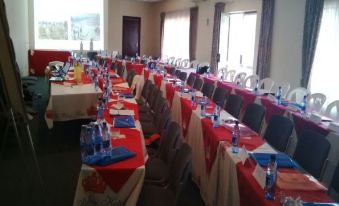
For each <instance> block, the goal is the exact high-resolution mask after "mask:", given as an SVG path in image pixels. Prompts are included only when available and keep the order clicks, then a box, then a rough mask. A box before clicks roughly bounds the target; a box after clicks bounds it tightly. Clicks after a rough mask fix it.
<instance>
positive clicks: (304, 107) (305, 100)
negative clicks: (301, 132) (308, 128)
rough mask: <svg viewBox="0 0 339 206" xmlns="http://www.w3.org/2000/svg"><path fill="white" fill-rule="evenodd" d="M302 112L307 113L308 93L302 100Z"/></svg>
mask: <svg viewBox="0 0 339 206" xmlns="http://www.w3.org/2000/svg"><path fill="white" fill-rule="evenodd" d="M300 107H301V110H300V111H301V114H302V115H306V108H307V95H305V96H304V98H303V101H302V102H301V105H300Z"/></svg>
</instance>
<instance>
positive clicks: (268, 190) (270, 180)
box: [264, 154, 277, 200]
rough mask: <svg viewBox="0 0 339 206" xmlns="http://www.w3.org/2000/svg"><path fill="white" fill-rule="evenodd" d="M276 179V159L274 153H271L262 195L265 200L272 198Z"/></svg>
mask: <svg viewBox="0 0 339 206" xmlns="http://www.w3.org/2000/svg"><path fill="white" fill-rule="evenodd" d="M276 181H277V161H276V156H275V155H274V154H272V155H271V160H270V163H269V164H268V165H267V170H266V182H265V188H264V197H265V199H266V200H274V195H275V185H276Z"/></svg>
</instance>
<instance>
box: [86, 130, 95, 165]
mask: <svg viewBox="0 0 339 206" xmlns="http://www.w3.org/2000/svg"><path fill="white" fill-rule="evenodd" d="M92 136H93V128H92V127H90V126H88V127H87V128H86V136H85V140H84V141H85V158H87V156H93V155H94V143H93V139H92Z"/></svg>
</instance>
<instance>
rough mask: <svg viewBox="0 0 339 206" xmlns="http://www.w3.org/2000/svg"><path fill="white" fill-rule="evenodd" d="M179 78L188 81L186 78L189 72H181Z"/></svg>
mask: <svg viewBox="0 0 339 206" xmlns="http://www.w3.org/2000/svg"><path fill="white" fill-rule="evenodd" d="M179 79H180V80H181V81H186V79H187V72H180V74H179Z"/></svg>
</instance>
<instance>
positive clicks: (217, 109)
mask: <svg viewBox="0 0 339 206" xmlns="http://www.w3.org/2000/svg"><path fill="white" fill-rule="evenodd" d="M213 114H214V115H219V114H220V106H219V105H216V106H215V107H214V112H213Z"/></svg>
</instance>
